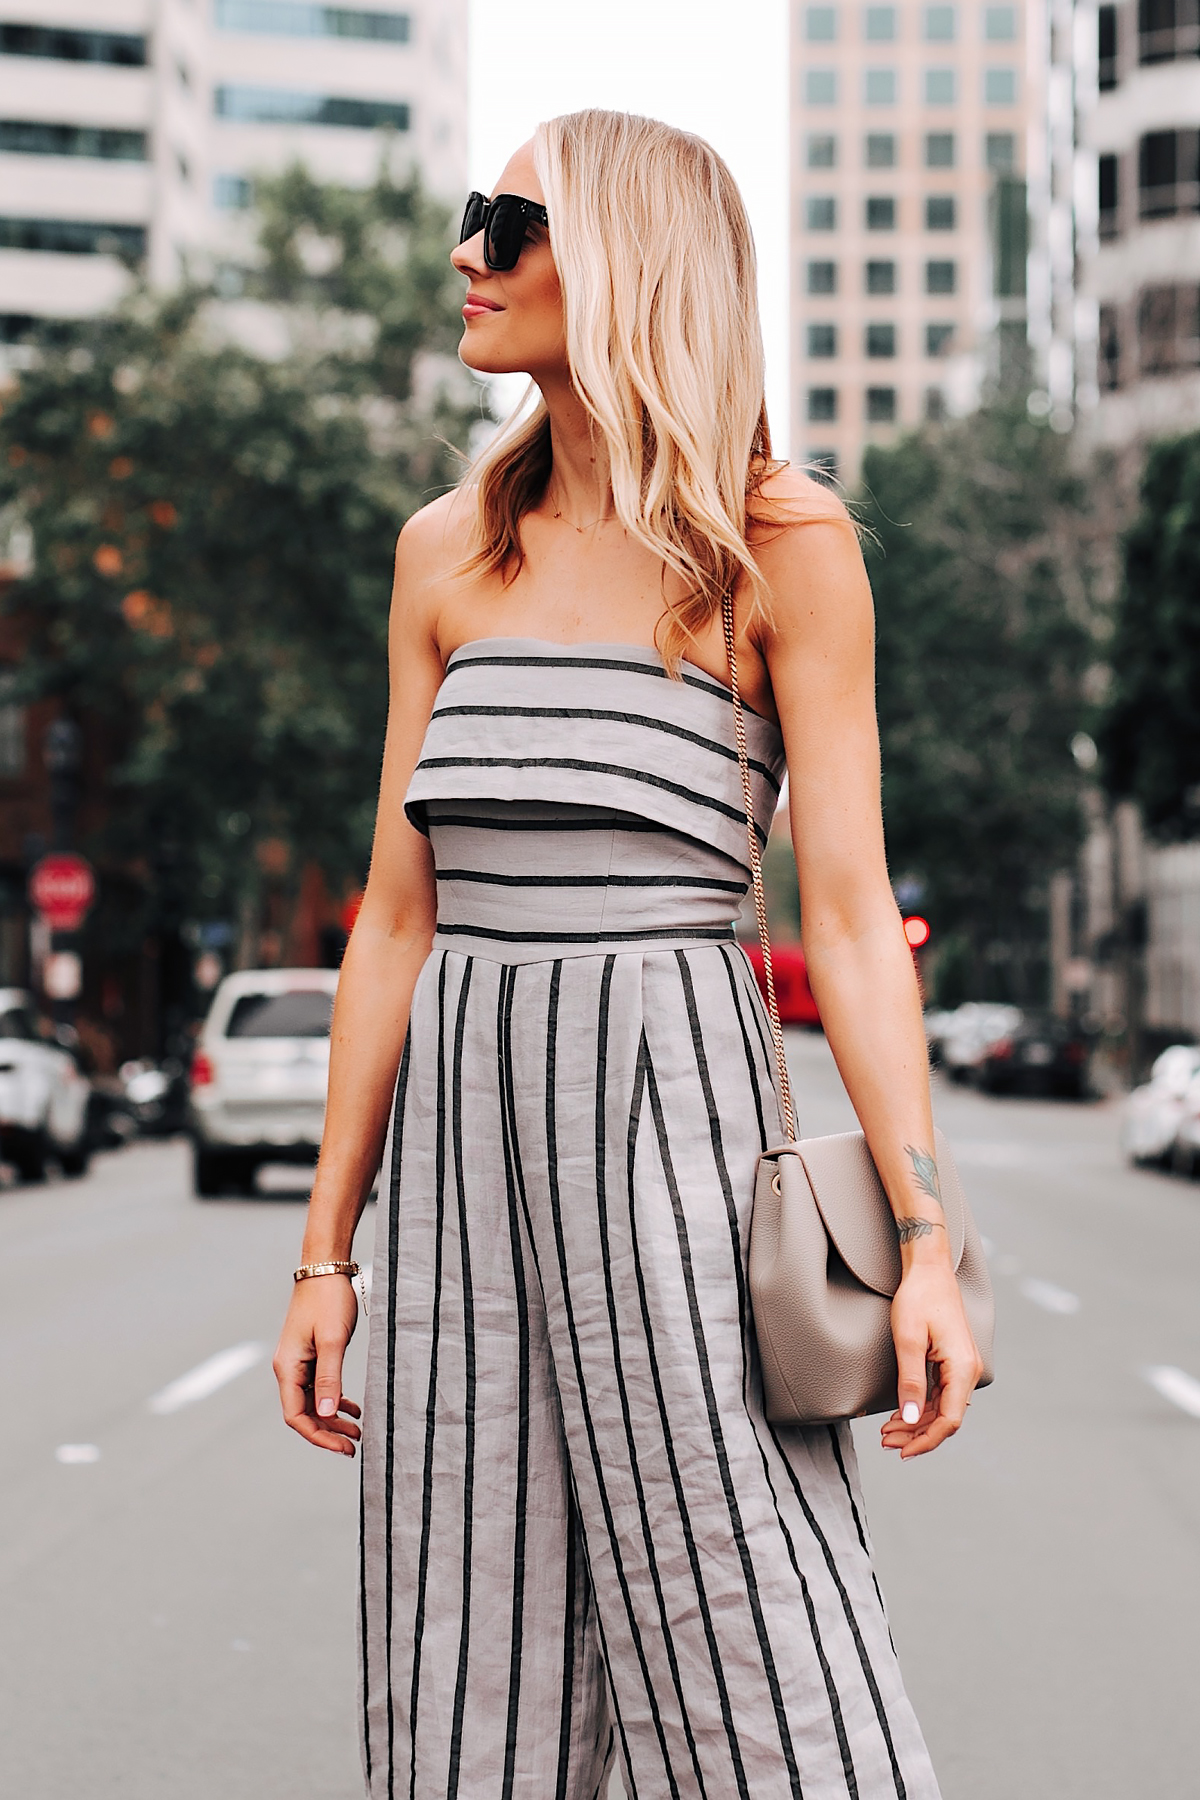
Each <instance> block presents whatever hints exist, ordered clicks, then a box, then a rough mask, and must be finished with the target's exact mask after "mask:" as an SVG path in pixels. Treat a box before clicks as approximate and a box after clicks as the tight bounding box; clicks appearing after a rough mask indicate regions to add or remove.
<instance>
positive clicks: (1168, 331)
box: [1137, 282, 1200, 375]
mask: <svg viewBox="0 0 1200 1800" xmlns="http://www.w3.org/2000/svg"><path fill="white" fill-rule="evenodd" d="M1137 347H1138V368H1139V371H1140V372H1141V374H1143V375H1174V374H1176V373H1182V372H1184V371H1185V370H1189V369H1194V368H1196V366H1197V364H1200V287H1197V286H1196V284H1195V282H1186V283H1182V282H1170V283H1166V284H1164V285H1162V286H1156V287H1145V288H1143V289H1142V291H1141V293H1140V294H1139V295H1138V304H1137Z"/></svg>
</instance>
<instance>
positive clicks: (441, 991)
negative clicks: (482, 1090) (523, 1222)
mask: <svg viewBox="0 0 1200 1800" xmlns="http://www.w3.org/2000/svg"><path fill="white" fill-rule="evenodd" d="M448 960H449V959H448V958H447V957H446V956H443V957H442V963H441V967H440V968H439V970H438V1034H437V1105H436V1110H435V1123H436V1130H437V1137H436V1143H435V1154H434V1202H435V1222H434V1245H435V1248H434V1263H433V1293H432V1295H431V1296H430V1300H431V1306H432V1313H433V1317H432V1324H431V1329H430V1342H429V1386H428V1389H427V1391H426V1395H425V1461H424V1466H423V1469H422V1473H421V1545H420V1550H419V1552H418V1558H417V1604H416V1612H415V1614H414V1618H413V1665H412V1680H411V1683H410V1686H409V1698H408V1729H409V1741H410V1746H411V1747H410V1752H409V1772H408V1796H409V1800H417V1709H418V1705H419V1703H420V1697H421V1646H422V1641H423V1639H424V1636H425V1602H426V1595H427V1592H428V1587H429V1538H430V1533H431V1531H432V1528H433V1441H434V1432H435V1430H436V1426H437V1385H438V1350H439V1343H440V1336H441V1328H442V1257H443V1254H444V1234H445V1223H446V965H447V962H448ZM392 1772H393V1771H392V1759H391V1757H390V1756H389V1761H388V1800H392Z"/></svg>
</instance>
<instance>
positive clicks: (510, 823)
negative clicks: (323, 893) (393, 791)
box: [423, 800, 672, 838]
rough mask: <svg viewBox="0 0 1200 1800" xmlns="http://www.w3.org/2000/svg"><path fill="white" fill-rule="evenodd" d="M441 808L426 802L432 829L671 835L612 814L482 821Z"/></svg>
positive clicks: (551, 834) (659, 827) (656, 826)
mask: <svg viewBox="0 0 1200 1800" xmlns="http://www.w3.org/2000/svg"><path fill="white" fill-rule="evenodd" d="M442 804H443V802H442V801H440V800H426V801H424V802H423V805H424V807H425V817H426V819H427V820H428V822H429V823H430V824H431V825H437V826H441V825H447V826H449V825H458V826H461V827H462V828H463V829H464V830H466V831H544V832H545V833H546V834H547V836H549V837H557V836H558V834H559V833H560V832H562V831H595V832H601V833H606V832H610V831H621V832H641V833H647V834H648V833H657V834H658V835H660V836H661V837H664V838H668V837H670V836H671V835H672V833H671V832H670V831H669V830H668V829H667V828H666V827H665V826H663V825H660V824H659V822H658V820H657V819H638V818H635V817H634V815H633V814H632V813H612V814H610V815H609V816H608V818H606V819H601V818H600V817H599V816H596V817H590V818H584V819H575V818H571V817H570V816H569V815H565V814H562V813H559V814H557V815H556V816H555V817H554V818H541V819H506V818H495V819H482V818H480V817H479V816H478V815H477V814H472V813H448V812H442V811H441V810H440V809H441V806H442ZM494 804H496V805H497V806H505V807H509V806H517V805H519V804H520V802H519V801H516V800H498V801H496V802H495V803H494ZM575 810H576V809H575V808H574V807H572V808H571V811H572V812H574V811H575ZM578 810H579V811H580V812H586V811H587V808H586V807H580V808H579V809H578Z"/></svg>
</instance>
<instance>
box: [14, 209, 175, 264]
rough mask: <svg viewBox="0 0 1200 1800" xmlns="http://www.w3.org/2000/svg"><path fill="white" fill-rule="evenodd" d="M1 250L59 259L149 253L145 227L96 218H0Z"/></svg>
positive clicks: (135, 258) (136, 258) (134, 258)
mask: <svg viewBox="0 0 1200 1800" xmlns="http://www.w3.org/2000/svg"><path fill="white" fill-rule="evenodd" d="M0 250H43V251H48V252H50V253H52V254H55V255H58V256H123V257H126V258H128V259H129V260H130V261H133V262H140V260H141V259H142V257H144V256H145V254H146V227H145V226H144V225H108V224H100V223H99V222H98V221H97V220H95V219H27V218H11V217H10V218H0Z"/></svg>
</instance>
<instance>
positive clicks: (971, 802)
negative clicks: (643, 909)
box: [861, 403, 1105, 1002]
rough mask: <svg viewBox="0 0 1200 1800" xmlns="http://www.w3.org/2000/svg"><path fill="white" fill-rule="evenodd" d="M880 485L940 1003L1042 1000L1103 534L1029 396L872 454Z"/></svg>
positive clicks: (886, 575)
mask: <svg viewBox="0 0 1200 1800" xmlns="http://www.w3.org/2000/svg"><path fill="white" fill-rule="evenodd" d="M863 488H864V494H865V498H864V500H863V503H862V507H861V516H862V518H863V521H864V524H865V525H866V526H867V527H868V536H867V540H866V552H867V562H868V567H869V570H870V575H871V581H872V585H873V588H874V592H875V602H876V611H877V619H878V642H879V652H878V656H879V709H880V726H881V732H882V740H883V769H884V776H883V793H884V816H885V824H886V829H887V838H888V851H889V859H890V864H891V868H892V872H893V877H894V879H897V880H901V879H907V880H908V881H910V882H913V883H919V884H921V886H922V887H923V890H924V896H923V900H922V902H921V905H922V910H924V911H925V912H927V914H928V916H929V919H930V922H931V925H932V927H933V934H934V935H933V938H932V945H933V947H934V949H935V950H937V951H938V952H939V956H940V960H939V962H938V964H937V965H936V966H937V968H938V982H937V986H938V991H939V997H940V998H944V999H950V1000H953V999H956V998H964V997H968V996H970V997H972V998H988V997H995V998H1013V999H1017V1000H1024V1001H1034V1002H1036V1001H1038V1000H1042V999H1044V997H1045V995H1044V985H1045V947H1046V939H1047V926H1046V900H1047V896H1046V883H1047V879H1048V877H1049V876H1050V874H1052V873H1053V871H1054V870H1055V869H1056V868H1060V867H1063V866H1066V865H1068V864H1069V863H1070V861H1071V858H1072V855H1073V852H1074V850H1075V848H1076V845H1077V843H1078V839H1079V834H1080V828H1081V820H1080V808H1079V777H1078V772H1077V770H1076V767H1075V764H1074V761H1073V758H1072V755H1071V750H1070V743H1071V739H1072V736H1073V735H1074V734H1075V733H1076V732H1077V731H1079V730H1080V728H1081V726H1082V725H1083V724H1084V723H1085V721H1086V719H1087V716H1088V712H1089V705H1088V699H1087V694H1088V692H1089V691H1090V685H1091V684H1093V683H1094V681H1095V677H1096V668H1097V662H1098V658H1099V657H1100V656H1101V655H1102V645H1103V636H1104V626H1105V613H1104V608H1103V607H1102V605H1101V604H1100V601H1099V598H1098V596H1099V594H1100V592H1101V590H1102V586H1103V580H1102V572H1103V534H1102V532H1100V531H1099V529H1098V526H1097V522H1096V520H1095V519H1094V517H1093V515H1092V514H1091V511H1090V508H1089V502H1088V494H1087V490H1086V488H1085V486H1084V483H1083V482H1082V481H1081V479H1080V478H1079V477H1078V476H1077V475H1076V474H1075V473H1073V471H1072V468H1071V465H1070V462H1069V458H1068V445H1067V442H1066V440H1065V439H1064V438H1062V437H1060V436H1058V435H1057V434H1056V433H1054V432H1052V431H1050V430H1049V429H1048V428H1047V427H1045V426H1044V425H1040V424H1037V423H1035V422H1034V421H1032V420H1031V419H1029V418H1028V417H1027V416H1026V413H1025V411H1024V408H1023V407H1018V406H1015V405H1014V404H1012V403H1008V404H1004V403H997V404H996V405H994V406H991V407H988V408H986V409H984V410H983V411H981V412H979V413H977V414H975V415H974V416H973V417H971V418H968V419H964V420H962V421H959V422H956V423H954V424H951V425H947V426H942V427H939V428H936V429H927V430H925V431H923V432H921V433H918V434H916V435H915V436H912V437H909V438H906V439H904V440H902V441H901V442H900V443H899V444H897V445H896V446H895V447H893V448H889V449H886V450H885V449H871V450H869V451H868V452H867V456H866V459H865V463H864V472H863Z"/></svg>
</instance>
